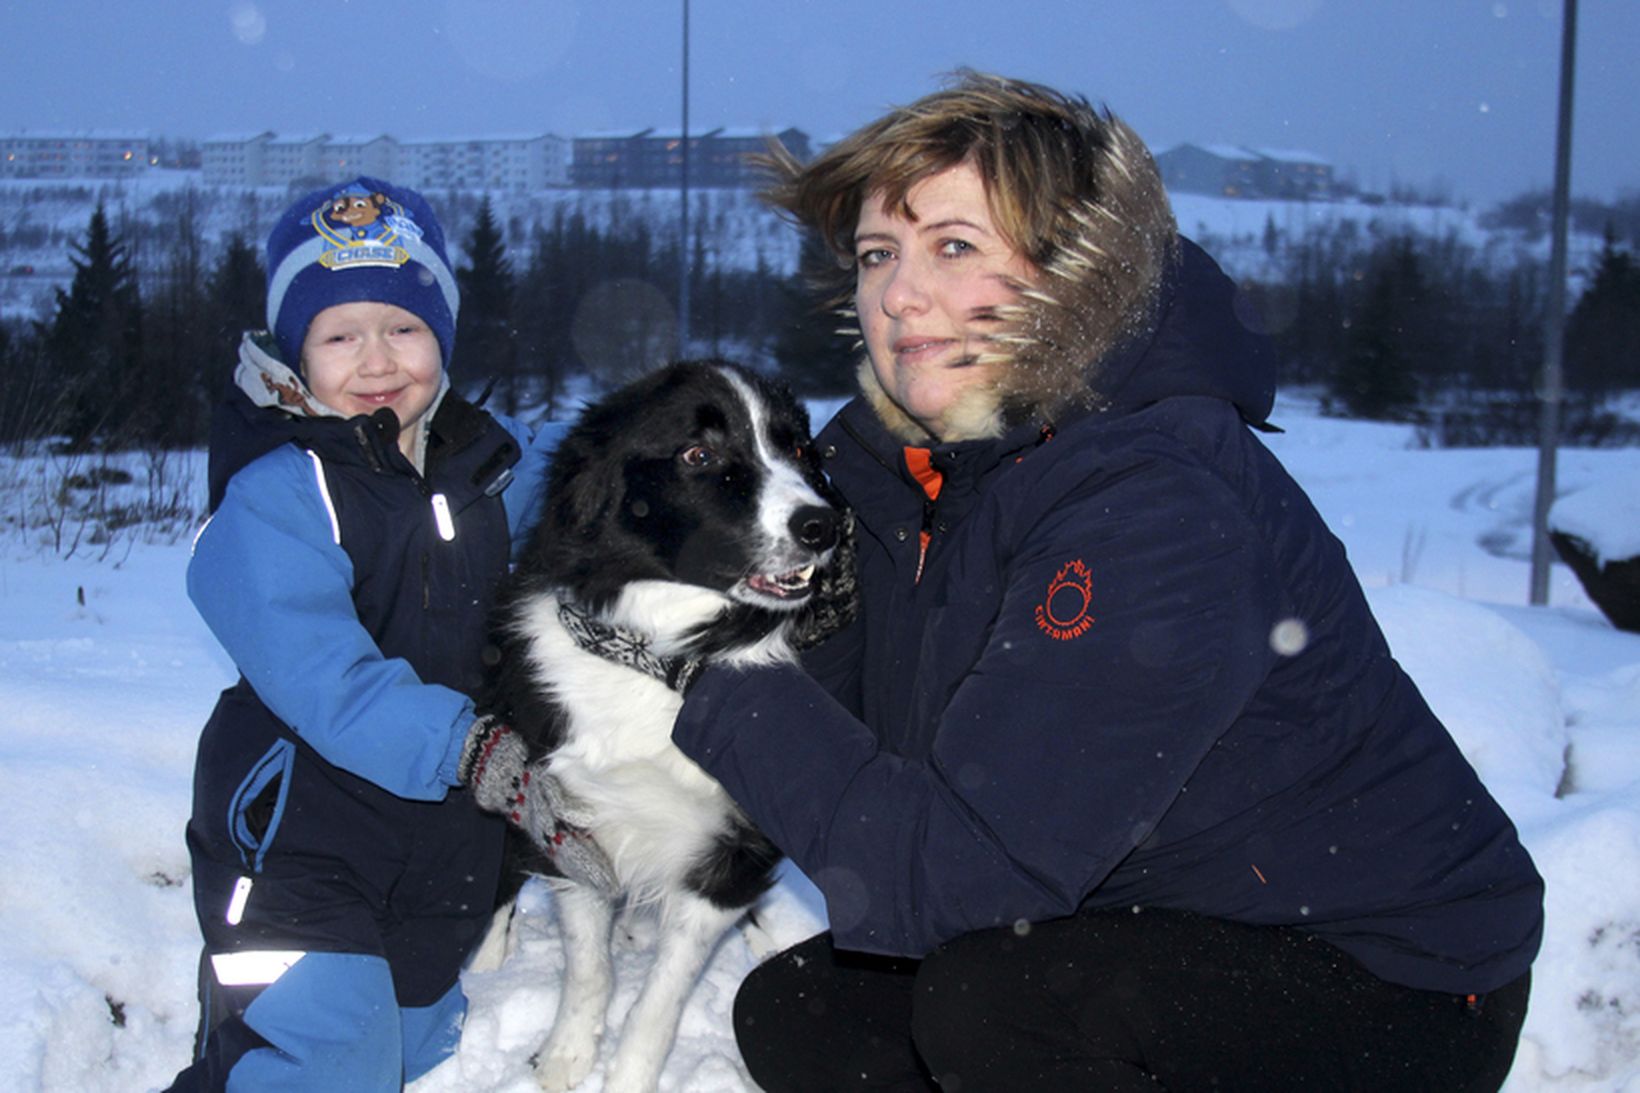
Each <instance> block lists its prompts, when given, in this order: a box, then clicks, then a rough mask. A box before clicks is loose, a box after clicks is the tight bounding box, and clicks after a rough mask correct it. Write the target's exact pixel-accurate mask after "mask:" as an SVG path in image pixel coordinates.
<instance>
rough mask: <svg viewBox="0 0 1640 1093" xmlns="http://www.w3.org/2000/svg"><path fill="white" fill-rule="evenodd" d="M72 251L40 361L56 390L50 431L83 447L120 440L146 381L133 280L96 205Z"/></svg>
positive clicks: (116, 240) (138, 300)
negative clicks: (57, 406)
mask: <svg viewBox="0 0 1640 1093" xmlns="http://www.w3.org/2000/svg"><path fill="white" fill-rule="evenodd" d="M74 251H75V254H76V257H75V258H74V259H73V260H72V262H73V266H74V278H73V281H72V282H71V283H70V285H69V288H68V291H66V292H65V291H63V290H62V289H58V290H57V303H56V312H55V314H54V315H53V317H52V319H51V321H50V322H49V323H48V324H46V325H45V327H44V328H43V331H42V334H43V342H44V353H45V359H46V362H47V364H48V366H49V368H50V370H51V374H52V375H53V376H54V377H55V379H56V382H57V383H58V384H59V385H60V389H61V391H62V401H61V411H60V414H59V416H58V420H57V421H56V423H55V427H56V429H57V430H59V431H60V432H61V433H62V434H63V435H64V436H65V437H66V438H67V440H68V442H69V444H70V445H71V446H72V447H74V448H76V449H80V450H83V449H86V448H89V447H90V446H92V444H93V443H94V442H95V441H97V440H99V439H100V440H101V441H102V442H104V443H112V444H119V443H122V442H123V441H124V440H125V439H126V438H125V437H124V436H123V435H122V434H123V431H124V427H125V425H126V424H127V418H128V412H127V408H128V407H130V406H131V405H133V403H134V402H135V401H136V400H135V399H134V397H133V396H135V395H136V393H137V390H138V388H139V386H140V385H141V384H143V383H144V382H146V378H147V377H146V376H145V375H144V373H143V366H144V361H143V344H142V301H141V298H140V296H139V294H138V291H137V280H136V275H135V273H134V272H133V270H132V268H131V262H130V259H129V257H128V255H127V253H126V247H125V243H124V241H123V240H122V239H120V238H119V237H117V236H116V235H115V234H114V233H113V231H112V230H111V229H110V228H109V226H108V216H107V214H106V212H105V211H104V209H103V206H102V204H101V202H99V203H98V205H97V208H96V211H95V212H93V213H92V214H91V221H90V223H89V224H88V225H87V227H86V235H85V240H84V241H83V242H80V243H76V244H75V245H74Z"/></svg>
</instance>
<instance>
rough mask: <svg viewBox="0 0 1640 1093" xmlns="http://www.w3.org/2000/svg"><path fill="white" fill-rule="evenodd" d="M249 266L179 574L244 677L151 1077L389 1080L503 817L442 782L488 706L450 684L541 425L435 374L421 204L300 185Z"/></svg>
mask: <svg viewBox="0 0 1640 1093" xmlns="http://www.w3.org/2000/svg"><path fill="white" fill-rule="evenodd" d="M267 257H268V331H269V333H268V334H260V333H259V334H247V335H246V337H245V339H244V342H243V344H242V345H241V348H240V358H239V366H238V368H237V370H236V371H235V373H234V380H235V383H234V384H233V387H232V389H231V390H230V392H229V395H228V397H227V399H226V401H225V403H224V404H223V405H222V406H221V407H220V408H219V410H218V412H217V415H216V419H215V421H214V422H213V428H212V437H211V453H210V484H211V485H210V489H211V493H210V504H211V510H212V516H211V519H210V520H209V521H208V522H207V523H206V525H205V527H204V528H203V529H202V530H201V532H200V534H199V537H198V539H197V541H196V543H195V545H194V554H193V559H192V561H191V563H190V565H189V567H188V592H189V595H190V597H191V598H192V599H193V601H194V603H195V605H196V606H197V607H198V609H199V612H200V614H201V615H202V616H203V617H204V618H205V620H206V622H207V623H208V624H209V625H210V627H211V630H212V632H213V633H214V634H215V635H216V637H217V639H218V640H219V641H220V642H221V643H222V645H223V647H224V648H225V649H226V650H227V652H228V653H229V655H230V656H231V657H232V658H233V661H234V663H235V665H236V666H237V667H238V668H239V670H240V672H241V673H242V674H241V677H240V679H239V681H238V683H237V684H236V685H234V686H233V687H231V688H229V689H228V690H227V691H225V692H224V693H223V694H222V697H221V699H220V700H219V701H218V703H217V706H216V710H215V712H214V713H213V714H212V715H211V718H210V720H209V722H208V723H207V724H206V726H205V729H204V732H203V734H202V736H201V739H200V743H199V752H198V756H197V759H196V765H195V774H194V805H193V817H192V819H191V820H190V821H189V824H188V832H187V837H188V847H189V851H190V854H191V856H192V859H193V871H194V903H195V910H196V913H197V914H198V917H199V923H200V928H201V930H202V932H203V933H204V938H205V947H204V954H203V956H202V958H201V963H200V1006H201V1013H200V1031H199V1038H198V1052H197V1058H196V1060H195V1062H194V1064H193V1065H192V1066H190V1067H189V1068H188V1069H187V1070H185V1071H183V1072H182V1073H181V1074H180V1075H178V1077H177V1079H176V1082H175V1084H174V1085H173V1087H172V1088H173V1089H176V1090H196V1089H213V1090H215V1089H222V1088H224V1087H225V1086H227V1085H228V1084H229V1083H230V1082H231V1084H232V1086H233V1088H235V1089H255V1090H262V1089H269V1090H271V1089H278V1090H294V1089H315V1090H318V1089H323V1090H344V1089H345V1090H351V1091H363V1090H396V1089H399V1088H401V1086H402V1085H403V1083H405V1082H407V1081H410V1080H412V1079H414V1078H416V1077H417V1076H419V1075H420V1074H422V1073H424V1072H425V1071H427V1070H428V1069H430V1068H431V1067H432V1066H433V1065H434V1064H436V1063H437V1062H438V1061H440V1060H441V1059H443V1058H444V1057H445V1056H447V1055H448V1054H449V1053H450V1052H452V1051H453V1050H454V1048H455V1044H456V1041H457V1040H458V1038H459V1035H460V1025H461V1019H462V1017H463V1014H464V1012H465V1005H466V1001H465V998H464V997H463V995H462V993H461V988H460V983H459V973H460V970H461V966H462V963H463V961H464V960H465V958H466V956H467V955H468V953H469V951H470V950H471V948H472V947H473V945H474V944H475V943H476V941H477V939H478V938H479V937H480V936H481V934H482V931H483V929H484V927H485V925H486V923H487V921H488V918H489V915H490V912H491V910H492V907H493V903H494V896H495V889H496V883H497V877H498V872H499V868H500V861H501V849H502V833H503V821H502V820H501V819H500V818H499V817H498V816H495V815H493V814H491V813H489V812H485V811H481V810H480V808H478V807H476V806H475V803H474V794H473V792H472V791H471V790H469V789H468V788H467V787H465V786H463V785H462V784H461V783H462V782H463V781H466V780H471V779H464V778H463V777H462V775H463V774H467V773H468V769H469V768H470V767H471V766H473V765H474V758H475V754H476V753H477V752H478V751H479V750H481V749H482V748H483V747H484V746H485V745H488V746H489V750H488V751H485V752H484V754H485V755H486V756H488V755H490V754H491V753H493V752H494V750H495V749H494V739H493V737H494V736H495V732H496V728H497V727H495V726H492V725H490V724H489V723H488V722H487V720H486V719H479V718H477V717H476V716H475V711H474V707H473V703H472V701H471V699H470V697H469V696H471V695H473V694H474V693H475V690H476V688H477V685H478V683H479V679H480V674H481V671H482V663H481V658H482V650H483V648H484V624H485V616H486V613H487V611H488V609H489V605H490V601H491V596H492V592H493V589H494V587H495V584H496V581H497V579H498V578H500V577H501V576H502V575H503V574H504V572H505V571H506V567H507V561H508V556H509V552H510V551H509V548H510V544H511V542H512V540H513V538H514V536H515V535H517V534H518V533H519V532H520V530H521V528H522V526H523V525H524V524H525V522H526V520H527V518H528V516H529V515H530V514H529V513H526V512H525V511H524V509H525V507H526V506H525V504H524V502H525V501H526V500H529V499H533V498H534V497H536V496H537V494H538V489H537V486H538V483H539V481H540V477H541V472H542V470H543V468H544V465H545V462H546V458H547V452H548V449H549V447H550V444H549V443H548V442H549V441H556V439H557V434H556V432H554V433H553V435H552V436H551V437H545V436H543V437H538V438H536V439H535V441H533V442H532V441H530V440H529V439H528V438H527V437H526V436H525V435H524V434H523V433H522V432H521V431H520V430H519V429H518V428H517V427H516V425H515V424H514V423H510V422H500V421H498V420H496V419H495V418H492V417H491V416H490V415H489V414H488V413H485V412H484V411H482V410H479V409H477V408H476V407H474V406H473V405H472V404H470V403H468V402H467V401H465V400H464V399H462V398H461V396H459V395H458V394H456V393H455V392H454V391H452V390H451V389H450V387H449V383H448V380H447V379H446V376H445V366H446V364H447V363H448V362H449V357H450V347H451V343H452V341H453V339H454V336H455V324H456V311H457V304H458V295H457V290H456V283H455V278H454V277H453V276H452V274H451V269H450V264H449V261H448V258H447V257H446V252H445V244H444V237H443V233H442V231H441V230H440V228H439V224H438V222H437V220H436V219H435V218H434V216H433V212H432V210H431V209H430V208H429V207H428V205H427V203H426V202H425V201H424V200H423V199H422V198H421V196H420V195H418V194H416V193H413V192H411V191H409V190H404V189H401V188H398V187H395V186H393V185H391V184H389V183H386V182H381V181H377V180H375V179H370V178H359V179H356V180H355V181H353V182H351V183H348V184H346V185H342V186H336V187H332V188H329V189H326V190H321V191H318V192H316V193H313V194H310V195H309V196H307V197H305V198H303V199H302V200H300V201H298V202H296V204H294V205H293V206H291V207H290V209H289V210H287V211H286V212H285V214H284V215H283V216H281V217H280V219H279V221H278V223H277V224H276V225H275V226H274V228H273V231H272V233H271V234H270V236H269V238H268V252H267ZM489 765H490V767H491V768H492V773H493V772H494V768H498V767H504V764H502V763H500V762H499V761H496V762H492V763H490V764H489ZM507 774H508V771H507V770H506V769H501V771H500V774H499V778H500V780H501V781H502V782H505V781H506V776H507ZM490 788H492V789H494V788H495V787H493V786H492V787H490ZM506 791H507V787H506V786H502V787H501V792H502V793H503V794H505V792H506ZM486 803H487V804H490V805H491V806H492V807H493V806H494V803H495V800H494V799H493V795H491V796H490V797H487V798H486Z"/></svg>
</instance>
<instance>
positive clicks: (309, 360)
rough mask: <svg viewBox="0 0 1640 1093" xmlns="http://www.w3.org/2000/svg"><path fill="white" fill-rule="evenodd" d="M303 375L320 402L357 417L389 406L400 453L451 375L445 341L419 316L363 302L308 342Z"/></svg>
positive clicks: (342, 310) (339, 309) (318, 328)
mask: <svg viewBox="0 0 1640 1093" xmlns="http://www.w3.org/2000/svg"><path fill="white" fill-rule="evenodd" d="M302 374H303V376H304V377H305V378H306V379H307V384H308V388H309V389H310V390H311V391H312V392H313V395H314V397H315V398H317V399H318V400H319V401H320V402H322V403H324V404H325V405H326V406H328V407H330V408H331V409H332V410H335V411H337V412H338V413H341V414H346V415H348V416H349V417H351V416H353V415H355V414H371V413H374V412H375V411H377V410H379V409H381V408H382V407H384V406H386V407H389V408H391V409H392V411H393V413H394V414H396V415H397V416H398V419H399V448H400V450H401V451H403V452H404V454H405V455H406V456H407V457H408V456H410V455H411V452H412V451H413V448H414V438H415V433H414V430H413V429H412V428H411V426H413V425H415V424H416V422H418V421H420V420H421V418H422V415H424V414H426V413H427V410H428V407H430V406H432V404H433V399H434V397H435V396H436V395H437V394H438V389H439V382H440V380H441V379H442V378H443V375H444V364H443V359H442V354H441V353H440V350H439V343H438V338H437V337H436V336H435V335H434V334H433V331H432V329H431V328H430V327H428V325H427V324H426V323H424V322H422V321H421V319H419V318H418V317H417V316H416V315H414V314H413V313H411V312H409V311H406V310H405V309H404V308H402V307H397V306H395V305H393V304H383V303H376V302H374V301H359V302H355V303H350V304H336V305H335V306H333V307H327V308H325V309H324V310H323V311H321V312H319V314H317V315H315V316H314V317H313V322H312V323H310V324H309V325H308V330H307V336H306V337H305V338H303V339H302Z"/></svg>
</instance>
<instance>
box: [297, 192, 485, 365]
mask: <svg viewBox="0 0 1640 1093" xmlns="http://www.w3.org/2000/svg"><path fill="white" fill-rule="evenodd" d="M363 300H368V301H373V302H375V303H383V304H393V305H396V306H398V307H402V308H404V309H405V310H406V311H408V312H410V313H411V314H413V315H415V316H417V317H418V318H420V319H421V321H422V322H424V323H426V324H427V325H428V327H430V328H431V329H432V331H433V333H434V335H435V336H437V338H438V344H439V348H440V349H441V350H442V351H443V355H444V363H445V364H446V365H448V364H449V363H450V347H451V346H452V345H453V344H454V342H455V334H456V312H457V310H458V309H459V307H460V293H459V292H458V290H457V288H456V279H455V276H454V274H452V273H451V272H450V260H449V257H448V256H447V255H446V253H445V250H444V231H443V229H441V228H440V227H439V223H438V219H437V218H436V217H435V216H434V215H433V210H432V207H431V206H429V205H428V204H427V202H426V200H425V199H424V198H423V197H422V196H421V195H420V194H418V193H416V192H415V191H414V190H407V189H404V188H402V187H398V186H394V185H392V184H391V183H388V182H382V181H380V180H379V179H374V178H363V177H360V178H356V179H354V180H353V181H352V182H348V183H344V184H343V185H340V186H330V187H327V188H326V189H323V190H315V191H314V192H313V193H311V194H308V195H307V196H306V197H304V198H302V199H301V200H299V201H297V202H296V203H295V204H294V205H292V206H291V207H290V208H288V209H286V210H285V211H284V213H283V214H282V215H281V216H280V217H279V221H278V222H277V223H276V224H274V226H273V231H272V232H270V233H269V235H268V329H269V330H271V331H272V332H273V338H274V341H276V342H278V344H279V352H280V355H281V356H283V357H284V360H285V363H286V364H288V365H290V366H291V367H292V368H296V369H299V368H300V364H299V362H300V360H301V357H302V340H303V339H304V338H306V337H307V329H308V324H309V323H311V322H312V321H313V317H314V316H315V315H317V314H319V312H321V311H323V310H324V309H325V308H327V307H333V306H335V305H336V304H350V303H356V302H358V301H363Z"/></svg>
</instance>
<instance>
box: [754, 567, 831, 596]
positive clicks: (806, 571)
mask: <svg viewBox="0 0 1640 1093" xmlns="http://www.w3.org/2000/svg"><path fill="white" fill-rule="evenodd" d="M741 583H742V585H744V586H745V588H746V590H747V591H748V592H751V593H754V594H756V595H758V596H767V597H768V598H769V599H772V600H778V601H780V602H781V603H796V602H798V601H799V600H803V599H807V598H808V595H809V593H810V592H812V591H814V566H813V565H805V566H800V567H798V568H797V569H793V570H789V571H787V572H785V573H757V574H754V575H752V576H750V577H747V578H746V579H745V580H744V581H742V582H741Z"/></svg>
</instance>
